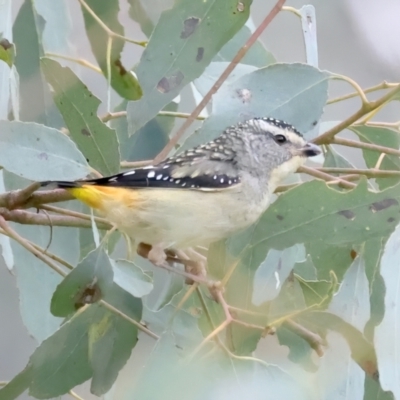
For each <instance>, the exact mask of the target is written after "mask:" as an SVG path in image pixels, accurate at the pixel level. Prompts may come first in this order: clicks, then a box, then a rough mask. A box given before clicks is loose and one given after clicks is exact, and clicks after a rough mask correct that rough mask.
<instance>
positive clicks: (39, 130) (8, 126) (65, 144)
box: [0, 121, 90, 180]
mask: <svg viewBox="0 0 400 400" xmlns="http://www.w3.org/2000/svg"><path fill="white" fill-rule="evenodd" d="M0 131H1V136H0V164H1V166H2V167H4V168H5V169H7V170H8V171H10V172H12V173H14V174H16V175H19V176H21V177H24V178H27V179H31V180H59V179H68V180H74V179H79V178H83V177H84V176H86V175H87V174H88V173H89V171H90V170H89V166H88V164H87V162H86V160H85V158H84V157H83V155H82V154H81V153H80V151H79V150H78V149H77V148H76V146H75V144H74V143H73V142H72V141H71V140H70V139H69V138H68V137H67V136H66V135H64V134H63V133H61V132H60V131H58V130H56V129H53V128H48V127H47V126H43V125H39V124H35V123H27V122H18V121H11V122H10V121H0ZM21 160H24V162H23V163H22V162H21ZM27 165H29V168H27Z"/></svg>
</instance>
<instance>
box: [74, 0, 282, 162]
mask: <svg viewBox="0 0 400 400" xmlns="http://www.w3.org/2000/svg"><path fill="white" fill-rule="evenodd" d="M80 1H82V0H80ZM284 3H285V0H278V1H277V3H276V4H275V6H274V8H273V9H272V10H271V12H270V13H269V14H268V15H267V16H266V17H265V19H264V21H263V22H262V23H261V24H260V26H259V27H258V28H257V29H256V30H255V31H254V32H253V34H252V35H251V36H250V38H249V39H248V40H247V42H246V43H245V44H244V45H243V46H242V47H241V48H240V49H239V51H238V52H237V54H236V55H235V57H234V58H233V60H232V61H231V62H230V63H229V65H228V67H227V68H226V69H225V71H224V72H223V73H222V74H221V76H220V77H219V78H218V79H217V81H216V82H215V83H214V85H213V86H212V87H211V89H210V90H209V91H208V92H207V94H206V95H205V96H204V97H203V99H202V100H201V102H200V103H199V104H198V105H197V106H196V108H195V109H194V110H193V111H192V113H191V115H190V117H189V118H187V119H186V121H185V122H184V123H183V124H182V126H181V127H180V128H179V129H178V131H177V132H176V134H175V135H174V136H173V137H172V138H171V139H170V141H169V142H168V143H167V145H166V146H165V147H164V149H163V150H162V151H161V152H160V153H159V154H158V155H157V156H156V158H155V159H154V163H155V164H157V163H158V162H160V161H162V160H163V159H164V158H165V157H167V156H168V154H169V152H170V151H171V150H172V149H173V148H174V147H175V145H176V144H177V143H178V141H179V140H180V138H181V137H182V136H183V134H184V133H185V131H186V129H187V128H189V126H190V125H191V124H192V123H193V122H194V120H195V119H196V118H197V117H198V116H199V115H200V112H201V111H202V110H203V109H204V107H205V106H206V105H207V104H208V103H209V101H210V100H211V97H212V95H213V94H215V93H216V92H217V91H218V89H219V88H220V87H221V85H222V84H223V83H224V82H225V80H226V78H227V77H228V76H229V75H230V73H231V72H232V71H233V70H234V69H235V67H236V66H237V65H238V63H239V61H240V60H241V59H242V58H243V57H244V56H245V54H246V53H247V51H248V50H249V48H250V47H251V46H252V45H253V44H254V43H255V42H256V40H257V39H258V38H259V36H260V35H261V33H262V32H263V31H264V30H265V28H266V27H267V26H268V25H269V24H270V23H271V21H272V20H273V19H274V18H275V17H276V15H277V14H278V13H279V11H280V10H281V8H282V6H283V4H284Z"/></svg>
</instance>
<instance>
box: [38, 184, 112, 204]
mask: <svg viewBox="0 0 400 400" xmlns="http://www.w3.org/2000/svg"><path fill="white" fill-rule="evenodd" d="M40 186H41V187H48V188H52V189H65V190H67V191H68V192H69V193H71V194H72V196H74V197H75V198H77V199H78V200H81V201H83V202H84V203H85V204H87V205H88V206H90V207H92V208H101V205H102V202H103V197H104V195H103V194H102V193H101V191H100V190H99V188H98V187H96V186H94V185H93V184H92V182H90V181H45V182H40Z"/></svg>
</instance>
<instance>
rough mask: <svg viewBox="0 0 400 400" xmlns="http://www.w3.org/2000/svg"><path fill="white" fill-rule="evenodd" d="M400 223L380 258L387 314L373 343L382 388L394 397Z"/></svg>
mask: <svg viewBox="0 0 400 400" xmlns="http://www.w3.org/2000/svg"><path fill="white" fill-rule="evenodd" d="M399 257H400V226H397V228H396V230H395V231H394V232H393V233H392V235H391V236H390V238H389V240H388V241H387V243H386V245H385V247H384V251H383V255H382V258H381V268H380V269H381V275H382V278H383V280H384V282H385V286H386V294H385V314H384V317H383V320H382V322H381V324H380V325H378V326H377V327H376V329H375V337H374V343H375V347H376V352H377V357H378V365H379V380H380V383H381V386H382V389H383V390H388V391H389V390H390V391H391V392H392V393H393V395H394V397H395V398H398V397H399V396H400V381H399V379H398V373H397V368H396V367H395V366H397V365H398V364H399V363H400V349H399V346H398V340H399V337H398V326H399V324H400V315H399V312H398V309H397V307H398V304H399V293H400V285H399V282H400V269H399Z"/></svg>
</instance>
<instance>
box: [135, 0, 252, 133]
mask: <svg viewBox="0 0 400 400" xmlns="http://www.w3.org/2000/svg"><path fill="white" fill-rule="evenodd" d="M238 4H239V3H238V2H237V1H236V0H226V1H223V2H220V1H218V0H210V1H207V2H203V1H192V0H176V1H175V4H174V6H173V7H172V8H171V9H169V10H167V11H165V12H163V14H162V15H161V18H160V20H159V22H158V24H157V26H156V28H155V30H154V31H153V33H152V35H151V37H150V40H149V43H148V45H147V46H146V48H145V50H144V52H143V54H142V57H141V60H140V62H139V65H138V67H137V69H136V73H137V76H138V79H139V81H140V83H141V85H142V89H143V97H142V98H141V99H140V100H138V101H136V102H130V103H129V104H128V108H127V111H128V123H129V127H130V129H129V132H130V134H133V133H134V132H136V131H137V130H138V129H139V128H141V127H142V126H143V125H144V124H145V123H146V122H148V121H150V119H152V118H153V117H154V116H155V115H156V114H157V113H158V112H159V111H160V110H161V109H162V108H163V107H164V106H165V105H166V104H168V103H169V102H170V101H171V100H172V99H174V98H175V97H176V96H177V95H178V94H179V93H180V91H181V90H182V88H183V87H184V86H186V85H187V84H188V83H190V82H191V81H192V80H193V79H195V78H197V77H199V76H200V75H201V74H202V73H203V71H204V69H205V67H206V66H207V65H208V64H209V63H210V61H211V60H212V58H213V57H214V56H215V54H217V52H218V51H219V50H220V49H221V48H222V46H223V45H224V44H225V43H226V42H228V41H229V40H230V39H231V38H232V37H233V36H234V35H235V33H236V32H238V31H239V29H240V28H241V27H242V26H243V25H244V23H245V22H246V20H247V18H248V16H249V11H250V5H251V0H243V1H241V2H240V6H238ZM222 20H223V21H224V23H223V24H221V21H222ZM166 37H168V38H169V40H168V46H165V38H166Z"/></svg>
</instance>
